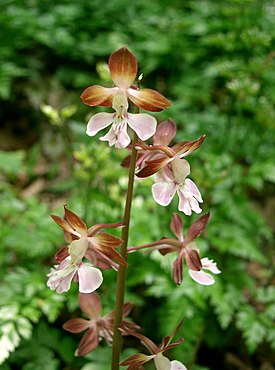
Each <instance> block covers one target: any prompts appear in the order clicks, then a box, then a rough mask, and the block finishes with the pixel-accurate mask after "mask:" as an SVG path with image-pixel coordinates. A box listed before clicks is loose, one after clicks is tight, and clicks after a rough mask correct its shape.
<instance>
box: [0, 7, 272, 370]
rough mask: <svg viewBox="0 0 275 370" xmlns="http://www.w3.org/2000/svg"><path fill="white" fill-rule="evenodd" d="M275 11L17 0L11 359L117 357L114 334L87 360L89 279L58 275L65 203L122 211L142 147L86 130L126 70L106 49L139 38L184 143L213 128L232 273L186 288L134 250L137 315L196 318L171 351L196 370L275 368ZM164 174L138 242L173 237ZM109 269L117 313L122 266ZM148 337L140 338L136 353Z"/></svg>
mask: <svg viewBox="0 0 275 370" xmlns="http://www.w3.org/2000/svg"><path fill="white" fill-rule="evenodd" d="M274 19H275V6H274V2H273V1H272V0H258V1H257V0H231V1H222V2H220V1H216V0H190V1H187V0H186V1H185V0H169V1H168V0H167V1H166V0H151V1H147V0H139V1H126V0H112V1H111V0H110V1H105V2H104V3H103V2H100V1H95V0H80V1H77V2H72V1H68V0H58V1H54V0H25V1H21V0H2V1H1V13H0V24H1V33H0V58H1V63H0V112H1V128H0V136H1V140H0V148H1V151H0V179H1V182H0V204H1V206H0V232H1V238H0V240H1V242H0V243H1V248H0V265H1V284H0V297H1V298H0V357H1V361H2V365H0V368H1V369H3V370H9V369H23V370H42V369H43V370H60V369H67V370H74V369H81V370H93V369H96V370H106V369H108V368H109V363H110V350H109V349H108V348H107V347H103V346H102V347H100V348H98V349H97V350H96V351H95V352H93V353H92V354H90V355H89V356H86V357H85V358H75V357H74V351H75V349H76V347H77V343H78V341H79V339H80V337H78V336H77V335H70V334H68V333H67V332H65V331H63V330H62V328H61V327H62V324H63V323H64V322H65V321H66V320H67V319H68V318H71V317H74V316H78V315H79V311H78V306H77V289H76V287H75V286H74V288H73V289H72V290H71V291H70V292H69V293H68V294H65V295H62V296H59V295H57V294H55V293H53V292H51V291H49V289H48V288H46V286H45V282H46V274H47V273H48V271H49V268H50V266H51V265H52V264H53V263H54V259H53V256H54V253H55V252H56V251H57V250H58V248H59V247H61V246H62V245H63V243H64V241H63V236H62V231H61V230H59V228H58V227H57V226H56V225H55V224H54V223H53V221H52V220H51V219H50V216H49V215H50V214H51V213H55V214H60V215H62V214H63V211H62V206H63V204H65V203H67V204H68V206H69V208H70V209H72V210H73V211H75V212H77V213H78V214H80V215H81V216H82V217H83V218H85V219H86V221H87V223H100V222H117V221H119V220H120V219H121V215H122V208H123V204H124V196H125V187H126V176H127V173H126V171H125V170H124V169H122V168H121V167H120V166H119V163H120V161H121V159H122V158H123V157H124V156H125V154H126V153H121V152H119V151H116V150H114V149H110V148H109V147H108V146H107V144H106V143H101V142H99V141H98V140H97V139H95V138H89V137H86V135H85V126H86V123H87V120H88V117H89V116H90V115H91V114H94V113H95V112H96V111H98V110H99V109H91V108H88V107H85V106H84V105H83V104H82V103H81V101H80V99H79V95H80V93H81V92H82V91H83V90H84V88H86V87H87V86H89V85H92V84H95V83H101V84H102V83H103V82H102V81H104V80H105V82H104V83H105V85H106V86H107V85H108V84H109V83H110V82H109V81H108V78H107V76H106V62H107V61H108V57H109V55H110V53H111V52H112V51H114V50H115V49H117V48H118V47H121V46H123V45H125V44H127V45H128V46H129V48H130V49H131V50H132V52H133V53H134V54H135V55H136V57H137V58H138V61H139V71H140V73H141V72H142V73H144V80H143V84H144V85H145V86H146V87H151V88H155V89H157V90H159V91H160V92H162V93H163V94H164V95H165V96H166V97H168V98H169V99H170V100H172V102H173V106H172V107H171V108H169V109H167V110H166V111H165V112H163V113H161V114H157V119H158V120H159V121H162V120H165V119H167V118H168V117H172V118H173V119H174V120H175V121H176V123H177V125H178V133H177V139H178V140H193V139H195V138H197V137H198V136H199V135H201V134H203V133H205V134H206V135H207V139H206V142H205V143H204V144H203V146H202V147H201V148H200V150H199V151H197V152H195V153H194V154H193V155H192V156H191V157H190V161H191V164H192V169H193V172H192V175H193V178H194V179H195V181H196V183H197V184H198V187H199V188H200V189H201V192H202V194H203V197H204V200H205V201H204V203H203V211H204V212H207V211H208V210H210V211H211V220H210V223H209V225H208V228H207V232H206V233H205V235H204V237H203V238H201V240H200V241H199V246H200V249H201V255H202V256H208V257H210V258H213V259H215V260H216V261H217V263H218V266H219V268H220V269H221V270H222V274H221V275H219V276H217V279H216V281H217V282H216V284H215V285H214V286H213V287H210V288H208V287H202V286H198V285H196V284H195V283H194V282H193V281H190V279H189V277H188V276H187V275H186V277H185V279H184V283H183V284H182V285H181V286H179V287H176V286H175V285H174V284H173V282H172V280H171V263H170V262H171V261H167V259H165V260H164V259H163V258H162V257H161V256H160V255H159V254H158V253H156V254H155V253H153V254H150V255H149V254H147V255H143V254H142V253H135V254H132V255H131V256H130V260H129V263H130V269H129V276H128V278H129V291H128V294H127V299H130V300H131V301H133V302H134V303H135V309H134V311H133V318H134V320H135V321H136V322H137V323H139V324H140V325H142V327H143V328H144V333H145V334H146V335H147V336H149V337H151V338H152V339H153V340H155V341H156V342H158V341H160V339H161V337H162V336H163V335H167V334H169V333H170V332H171V330H172V328H173V327H174V326H175V325H176V323H177V322H178V321H179V320H180V319H181V318H182V317H185V322H184V325H183V327H182V329H181V332H180V335H181V336H183V337H184V338H185V342H184V344H183V345H181V346H180V347H178V348H177V349H175V350H174V351H173V353H171V356H173V358H177V359H178V360H180V361H182V362H184V363H185V364H186V365H187V367H188V369H190V370H191V369H192V370H207V369H212V370H218V369H229V370H231V369H232V370H234V369H240V370H256V369H260V370H272V369H275V365H274V363H275V358H274V348H275V327H274V318H275V287H274V282H275V277H274V244H273V243H274V229H275V224H274V208H275V196H274V183H275V164H274V158H275V151H274V147H275V146H274V144H275V135H274V131H275V125H274V120H275V109H274V103H275V90H274V85H275V73H274V66H275V63H274V57H275V49H274V36H275V26H274V24H275V22H274ZM150 186H151V180H150V179H148V180H146V181H143V182H139V183H138V184H137V186H136V195H137V196H136V199H135V201H134V206H133V219H132V224H131V226H132V228H131V241H130V243H131V244H132V245H135V244H139V243H144V242H149V241H151V240H155V239H159V238H160V237H162V236H164V235H166V236H169V235H170V231H169V222H170V217H171V214H172V212H174V211H175V210H176V203H173V204H171V205H170V206H169V207H168V209H166V208H163V207H160V206H158V205H157V204H155V203H154V201H153V200H152V197H151V191H150ZM89 189H90V190H89ZM195 219H196V216H195V217H193V216H192V217H191V218H188V217H185V218H184V224H185V227H186V228H187V226H188V225H189V224H190V222H191V221H192V220H195ZM104 277H105V280H104V285H103V287H102V289H101V296H102V298H103V302H104V310H106V312H107V311H109V310H110V309H112V308H113V303H114V296H113V293H112V292H113V291H114V284H115V283H114V272H113V271H108V272H106V273H105V274H104ZM135 347H136V342H135V340H134V339H131V338H129V339H128V340H127V341H126V350H125V353H124V355H123V356H124V357H125V356H126V355H127V354H128V353H133V351H134V348H135ZM141 350H143V349H142V348H141Z"/></svg>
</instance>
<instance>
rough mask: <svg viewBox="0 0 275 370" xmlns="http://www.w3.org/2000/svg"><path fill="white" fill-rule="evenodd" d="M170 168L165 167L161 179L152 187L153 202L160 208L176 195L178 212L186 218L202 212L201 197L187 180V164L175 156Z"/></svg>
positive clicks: (197, 190) (192, 183) (188, 171)
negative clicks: (177, 197) (182, 213)
mask: <svg viewBox="0 0 275 370" xmlns="http://www.w3.org/2000/svg"><path fill="white" fill-rule="evenodd" d="M170 166H171V167H168V166H167V167H166V171H164V172H163V176H162V179H161V180H160V181H157V182H156V183H155V184H154V185H153V186H152V193H153V198H154V200H155V201H156V202H157V203H158V204H160V205H162V206H167V205H168V204H170V203H171V201H172V199H173V197H174V195H175V193H177V194H178V196H179V205H178V210H179V211H182V212H184V213H185V214H186V215H188V216H190V215H191V213H192V211H194V212H196V213H200V212H201V211H202V210H201V208H200V206H199V203H202V197H201V194H200V192H199V189H198V188H197V186H196V185H195V183H194V182H193V181H192V180H190V179H188V178H187V176H188V175H189V174H190V165H189V163H188V162H187V161H186V160H185V159H180V158H179V157H178V156H176V157H175V158H174V160H173V161H172V162H171V165H170Z"/></svg>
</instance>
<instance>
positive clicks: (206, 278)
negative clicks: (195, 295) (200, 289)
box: [188, 270, 215, 285]
mask: <svg viewBox="0 0 275 370" xmlns="http://www.w3.org/2000/svg"><path fill="white" fill-rule="evenodd" d="M188 272H189V275H190V276H191V278H192V279H193V280H195V281H196V282H197V283H199V284H201V285H213V284H214V283H215V279H214V278H213V276H212V275H210V274H207V273H206V272H204V271H202V270H201V271H193V270H188Z"/></svg>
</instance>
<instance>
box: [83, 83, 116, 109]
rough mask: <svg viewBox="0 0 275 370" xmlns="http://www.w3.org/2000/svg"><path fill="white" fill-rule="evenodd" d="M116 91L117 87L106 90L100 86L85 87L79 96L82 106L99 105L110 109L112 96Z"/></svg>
mask: <svg viewBox="0 0 275 370" xmlns="http://www.w3.org/2000/svg"><path fill="white" fill-rule="evenodd" d="M117 91H118V88H117V87H111V88H106V87H103V86H100V85H93V86H90V87H87V89H85V90H84V91H83V93H82V94H81V95H80V98H81V99H82V101H83V103H84V104H87V105H90V106H92V107H94V106H97V105H101V106H107V107H111V106H112V102H113V97H114V94H115V93H116V92H117Z"/></svg>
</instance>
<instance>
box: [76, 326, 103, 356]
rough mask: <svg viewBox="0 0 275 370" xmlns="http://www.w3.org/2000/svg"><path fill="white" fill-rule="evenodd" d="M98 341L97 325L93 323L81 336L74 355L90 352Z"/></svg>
mask: <svg viewBox="0 0 275 370" xmlns="http://www.w3.org/2000/svg"><path fill="white" fill-rule="evenodd" d="M98 343H99V338H98V332H97V326H96V325H94V326H92V327H91V329H89V330H88V331H87V333H85V334H84V336H83V337H82V339H81V341H80V343H79V346H78V349H77V350H76V353H75V355H76V356H84V355H87V353H89V352H92V351H93V350H94V349H95V348H96V347H97V346H98Z"/></svg>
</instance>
